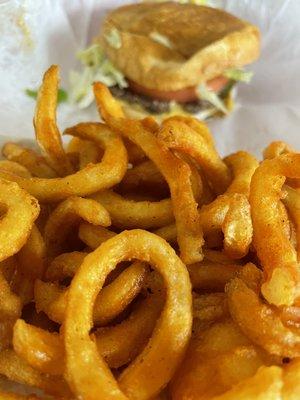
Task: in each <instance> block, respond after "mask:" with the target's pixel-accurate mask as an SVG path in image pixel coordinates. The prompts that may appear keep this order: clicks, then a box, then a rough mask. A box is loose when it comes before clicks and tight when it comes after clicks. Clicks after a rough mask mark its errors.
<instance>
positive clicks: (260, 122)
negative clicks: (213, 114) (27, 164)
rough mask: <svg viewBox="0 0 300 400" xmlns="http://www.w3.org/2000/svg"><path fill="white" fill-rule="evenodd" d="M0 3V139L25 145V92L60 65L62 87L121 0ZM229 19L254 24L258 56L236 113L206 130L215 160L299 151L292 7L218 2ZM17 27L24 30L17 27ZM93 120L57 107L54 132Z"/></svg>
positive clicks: (255, 0)
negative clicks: (285, 146) (272, 150)
mask: <svg viewBox="0 0 300 400" xmlns="http://www.w3.org/2000/svg"><path fill="white" fill-rule="evenodd" d="M2 2H3V0H2V1H1V0H0V135H1V136H3V137H2V141H3V140H4V138H6V137H7V136H9V137H18V138H24V137H25V138H32V137H33V129H32V116H33V108H34V102H33V101H32V100H31V99H29V98H27V97H26V96H25V95H24V89H25V88H35V87H37V86H38V85H39V83H40V80H41V76H42V73H43V72H44V70H45V69H46V68H47V67H48V66H49V65H50V64H53V63H57V64H59V65H60V66H61V74H62V77H63V86H64V87H66V86H67V83H68V81H67V76H68V71H69V70H70V68H76V67H78V65H77V62H76V59H75V53H76V51H77V50H78V49H81V48H83V47H85V46H86V45H87V44H88V43H89V41H90V40H91V38H92V37H93V36H94V35H96V34H97V32H98V30H99V25H100V20H101V18H102V17H103V15H104V14H105V13H106V12H107V10H109V9H110V8H112V7H114V6H117V5H120V4H124V3H126V1H125V2H124V1H122V0H119V1H118V0H23V1H21V0H20V1H16V0H15V1H12V0H11V1H4V3H3V4H1V3H2ZM219 3H220V4H221V5H222V6H223V7H224V8H225V9H227V10H229V11H231V12H232V13H234V14H236V15H238V16H240V17H242V18H245V19H248V20H249V21H251V22H253V23H255V24H257V25H258V26H259V27H260V29H261V31H262V54H261V57H260V59H259V61H258V62H256V63H255V64H254V65H251V67H250V69H251V70H253V71H254V72H255V75H254V79H253V81H252V83H251V85H246V84H240V85H239V91H238V103H239V104H238V106H237V108H236V110H235V112H234V113H233V114H232V115H231V116H229V117H228V118H226V119H221V120H217V121H214V122H212V123H211V127H212V130H213V133H214V135H215V138H216V141H217V146H218V149H219V150H220V151H221V153H222V154H228V153H232V152H234V151H235V150H237V149H245V150H249V151H252V152H255V153H256V154H257V155H259V154H260V150H261V149H262V148H263V147H264V146H266V144H267V143H269V142H270V141H272V140H276V139H277V140H278V139H282V140H286V141H288V142H289V143H290V144H292V145H294V146H295V147H297V146H298V148H300V139H299V128H300V123H299V122H300V100H299V89H300V83H299V78H300V76H299V75H300V74H299V71H300V24H299V20H300V1H299V0H227V1H222V0H219ZM22 20H23V22H25V24H26V27H27V28H28V30H29V32H30V36H31V39H32V43H33V46H32V47H31V48H29V47H28V46H27V45H26V35H25V36H24V32H23V30H22V28H20V21H22ZM23 26H24V25H23ZM89 118H93V119H94V118H97V114H96V112H95V110H94V109H93V108H92V109H89V110H87V111H84V112H79V111H78V110H76V109H74V108H72V107H70V106H66V105H63V106H60V107H59V112H58V119H59V124H60V127H61V129H63V128H64V127H66V126H67V125H70V124H72V123H75V122H78V121H84V120H88V119H89Z"/></svg>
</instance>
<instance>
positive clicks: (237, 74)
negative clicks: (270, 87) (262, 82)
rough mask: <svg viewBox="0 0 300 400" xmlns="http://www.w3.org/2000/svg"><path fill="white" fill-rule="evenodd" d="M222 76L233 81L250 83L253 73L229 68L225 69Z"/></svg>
mask: <svg viewBox="0 0 300 400" xmlns="http://www.w3.org/2000/svg"><path fill="white" fill-rule="evenodd" d="M223 75H224V76H226V78H229V79H231V80H233V81H239V82H245V83H250V81H251V79H252V77H253V72H251V71H245V70H244V69H241V68H231V69H227V70H226V71H225V72H224V74H223Z"/></svg>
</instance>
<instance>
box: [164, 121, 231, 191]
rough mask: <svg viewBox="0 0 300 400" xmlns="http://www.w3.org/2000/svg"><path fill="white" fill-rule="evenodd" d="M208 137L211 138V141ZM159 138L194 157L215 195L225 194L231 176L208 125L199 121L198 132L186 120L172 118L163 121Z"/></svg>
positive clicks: (171, 146) (169, 145)
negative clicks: (215, 145) (216, 147)
mask: <svg viewBox="0 0 300 400" xmlns="http://www.w3.org/2000/svg"><path fill="white" fill-rule="evenodd" d="M194 124H196V123H194ZM191 128H192V129H191ZM202 132H205V133H204V134H203V133H202ZM208 136H210V138H209V139H208ZM158 137H159V138H160V139H162V141H163V142H164V143H166V144H167V146H168V147H169V148H171V149H176V150H179V151H182V152H184V153H186V154H189V155H190V156H192V157H193V158H194V159H195V160H196V161H197V162H198V164H199V165H200V166H201V169H202V171H203V172H204V173H205V175H206V178H207V179H208V180H209V181H210V182H211V184H212V187H213V189H214V191H215V193H217V194H221V193H224V192H225V190H226V189H227V187H228V186H229V184H230V181H231V174H230V171H229V169H228V167H227V166H226V164H225V163H224V162H223V161H222V160H221V158H220V156H219V155H218V153H217V151H216V149H215V147H214V143H213V139H212V136H211V135H210V133H209V131H208V128H207V126H206V125H204V124H203V123H201V122H200V121H197V130H196V129H194V126H193V127H192V126H191V124H187V123H186V120H185V119H183V118H180V117H179V118H178V117H176V116H175V117H170V118H168V119H166V120H164V121H163V123H162V127H161V129H160V130H159V132H158Z"/></svg>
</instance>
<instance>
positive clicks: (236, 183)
mask: <svg viewBox="0 0 300 400" xmlns="http://www.w3.org/2000/svg"><path fill="white" fill-rule="evenodd" d="M224 161H225V163H226V164H227V165H228V167H229V168H230V169H231V171H232V175H233V180H232V182H231V183H230V185H229V187H228V188H227V190H226V193H227V194H232V193H239V194H244V195H245V196H247V197H248V196H249V193H250V183H251V179H252V176H253V174H254V172H255V171H256V169H257V168H258V165H259V164H258V161H257V159H256V158H255V157H254V156H253V155H251V154H249V153H247V152H246V151H238V152H236V153H234V154H231V155H230V156H228V157H225V158H224Z"/></svg>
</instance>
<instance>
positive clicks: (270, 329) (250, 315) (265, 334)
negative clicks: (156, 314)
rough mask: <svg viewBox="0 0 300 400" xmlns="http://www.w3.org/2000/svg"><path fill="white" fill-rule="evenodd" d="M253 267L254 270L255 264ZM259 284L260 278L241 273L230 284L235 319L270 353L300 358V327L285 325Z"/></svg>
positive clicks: (229, 291)
mask: <svg viewBox="0 0 300 400" xmlns="http://www.w3.org/2000/svg"><path fill="white" fill-rule="evenodd" d="M252 268H254V269H255V267H254V266H252ZM256 279H257V278H256ZM257 284H258V286H257ZM248 285H250V287H249V286H248ZM251 286H252V287H251ZM253 286H254V287H253ZM259 287H260V282H259V281H258V282H255V280H254V279H253V278H252V279H251V280H249V278H248V279H245V277H244V278H243V277H242V276H241V277H240V278H235V279H233V280H232V281H231V282H230V283H228V285H227V286H226V293H227V295H228V305H229V309H230V313H231V315H232V317H233V319H234V320H235V322H236V323H237V324H238V326H239V327H240V329H241V330H242V331H243V332H244V334H245V335H247V336H248V337H249V338H250V339H251V340H253V342H254V343H257V344H258V345H259V346H262V347H263V348H264V349H266V351H268V352H269V353H271V354H275V355H279V356H282V357H299V355H300V330H299V329H296V330H292V329H289V328H287V327H286V326H284V324H283V323H282V321H281V315H280V311H279V310H278V309H275V308H272V307H271V306H269V305H268V304H265V303H264V302H263V301H262V300H261V299H260V297H259V293H258V291H259Z"/></svg>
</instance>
